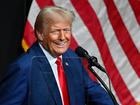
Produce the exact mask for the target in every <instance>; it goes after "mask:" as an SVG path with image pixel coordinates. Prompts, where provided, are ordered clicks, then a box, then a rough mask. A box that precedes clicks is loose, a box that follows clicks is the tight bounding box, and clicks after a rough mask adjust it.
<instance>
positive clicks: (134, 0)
mask: <svg viewBox="0 0 140 105" xmlns="http://www.w3.org/2000/svg"><path fill="white" fill-rule="evenodd" d="M128 1H129V3H130V5H131V7H132V9H133V12H134V14H135V17H136V19H137V22H138V23H139V25H140V0H128Z"/></svg>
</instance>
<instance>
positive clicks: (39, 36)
mask: <svg viewBox="0 0 140 105" xmlns="http://www.w3.org/2000/svg"><path fill="white" fill-rule="evenodd" d="M36 37H37V39H38V40H39V41H43V37H44V36H43V33H41V32H39V31H36Z"/></svg>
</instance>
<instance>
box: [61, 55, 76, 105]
mask: <svg viewBox="0 0 140 105" xmlns="http://www.w3.org/2000/svg"><path fill="white" fill-rule="evenodd" d="M70 59H71V58H67V57H66V56H64V57H63V66H64V70H65V75H66V79H67V85H68V91H69V96H70V105H77V104H76V94H75V93H76V92H75V88H76V87H75V85H74V80H73V78H72V77H73V73H72V72H71V70H72V69H74V68H73V67H72V65H71V63H70V62H71V60H70Z"/></svg>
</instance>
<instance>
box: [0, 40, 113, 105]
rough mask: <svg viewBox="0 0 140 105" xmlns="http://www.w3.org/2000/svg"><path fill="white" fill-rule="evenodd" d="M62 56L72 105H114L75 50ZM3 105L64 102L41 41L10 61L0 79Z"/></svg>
mask: <svg viewBox="0 0 140 105" xmlns="http://www.w3.org/2000/svg"><path fill="white" fill-rule="evenodd" d="M62 58H63V66H64V69H65V75H66V79H67V83H68V91H69V96H70V105H85V104H86V105H113V102H112V100H111V99H110V97H109V96H108V94H107V93H106V91H105V90H104V89H103V88H102V87H101V86H100V85H99V84H98V83H97V82H95V81H93V80H91V79H90V77H89V76H88V74H87V72H86V70H85V69H84V67H83V66H82V63H81V60H80V59H79V58H78V56H77V55H76V54H75V53H74V52H73V51H72V50H70V49H68V51H67V52H66V53H64V54H63V55H62ZM0 105H62V101H61V97H60V93H59V90H58V87H57V83H56V81H55V77H54V75H53V72H52V69H51V66H50V64H49V62H48V60H47V58H46V57H45V55H44V53H43V52H42V50H41V48H40V47H39V45H38V43H35V44H34V45H33V46H32V47H31V48H30V49H29V50H28V52H27V53H25V54H23V55H22V56H21V57H20V59H18V60H17V61H16V62H14V63H13V64H11V66H10V67H9V69H8V70H7V73H6V75H5V76H4V78H3V79H2V80H1V81H0Z"/></svg>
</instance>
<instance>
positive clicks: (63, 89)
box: [56, 57, 69, 105]
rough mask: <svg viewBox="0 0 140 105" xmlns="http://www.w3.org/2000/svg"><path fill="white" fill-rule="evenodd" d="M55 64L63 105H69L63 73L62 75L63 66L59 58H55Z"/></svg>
mask: <svg viewBox="0 0 140 105" xmlns="http://www.w3.org/2000/svg"><path fill="white" fill-rule="evenodd" d="M56 64H57V70H58V78H59V83H60V87H61V91H62V96H63V101H64V105H69V95H68V89H67V82H66V77H65V73H64V69H63V65H62V61H61V58H60V57H58V58H57V60H56Z"/></svg>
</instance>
